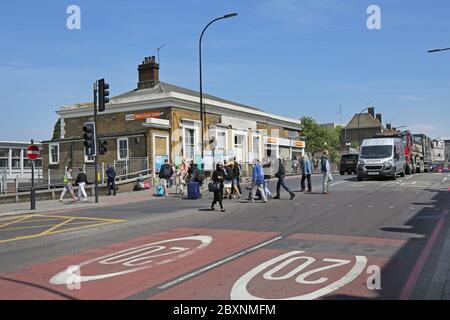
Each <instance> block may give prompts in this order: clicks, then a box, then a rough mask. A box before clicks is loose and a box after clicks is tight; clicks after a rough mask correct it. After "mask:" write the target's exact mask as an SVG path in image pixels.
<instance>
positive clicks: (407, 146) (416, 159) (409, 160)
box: [376, 130, 424, 175]
mask: <svg viewBox="0 0 450 320" xmlns="http://www.w3.org/2000/svg"><path fill="white" fill-rule="evenodd" d="M381 137H385V138H400V139H402V141H403V145H404V152H405V174H407V175H410V174H414V173H420V172H424V151H423V150H424V146H423V145H422V142H421V140H420V139H419V138H417V137H416V135H413V134H411V132H410V131H409V130H405V131H396V132H392V133H390V134H387V135H378V136H376V138H381Z"/></svg>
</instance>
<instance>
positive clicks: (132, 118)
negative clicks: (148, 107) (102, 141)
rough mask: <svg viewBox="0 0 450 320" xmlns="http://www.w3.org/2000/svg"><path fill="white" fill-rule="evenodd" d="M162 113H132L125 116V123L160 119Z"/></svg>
mask: <svg viewBox="0 0 450 320" xmlns="http://www.w3.org/2000/svg"><path fill="white" fill-rule="evenodd" d="M163 114H164V112H161V111H149V112H141V113H132V114H127V115H125V120H126V121H136V120H145V119H147V118H160V117H161V116H162V115H163Z"/></svg>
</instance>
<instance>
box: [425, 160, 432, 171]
mask: <svg viewBox="0 0 450 320" xmlns="http://www.w3.org/2000/svg"><path fill="white" fill-rule="evenodd" d="M423 169H424V172H433V169H434V166H433V163H432V162H431V161H425V162H424V163H423Z"/></svg>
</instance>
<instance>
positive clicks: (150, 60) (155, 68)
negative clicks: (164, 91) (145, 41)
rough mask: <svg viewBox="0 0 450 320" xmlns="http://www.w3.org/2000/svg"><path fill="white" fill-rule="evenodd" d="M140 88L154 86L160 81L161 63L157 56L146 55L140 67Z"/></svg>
mask: <svg viewBox="0 0 450 320" xmlns="http://www.w3.org/2000/svg"><path fill="white" fill-rule="evenodd" d="M138 71H139V83H138V89H147V88H154V87H155V86H156V85H157V84H158V83H159V64H158V63H156V58H155V56H151V57H145V58H144V61H142V64H141V65H139V67H138Z"/></svg>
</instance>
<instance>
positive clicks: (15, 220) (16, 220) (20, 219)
mask: <svg viewBox="0 0 450 320" xmlns="http://www.w3.org/2000/svg"><path fill="white" fill-rule="evenodd" d="M28 218H29V216H25V217H21V218H19V219H14V220H13V221H10V222H7V223H4V224H2V225H0V228H3V227H6V226H9V225H11V224H14V223H18V222H21V221H23V220H26V219H28Z"/></svg>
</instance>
